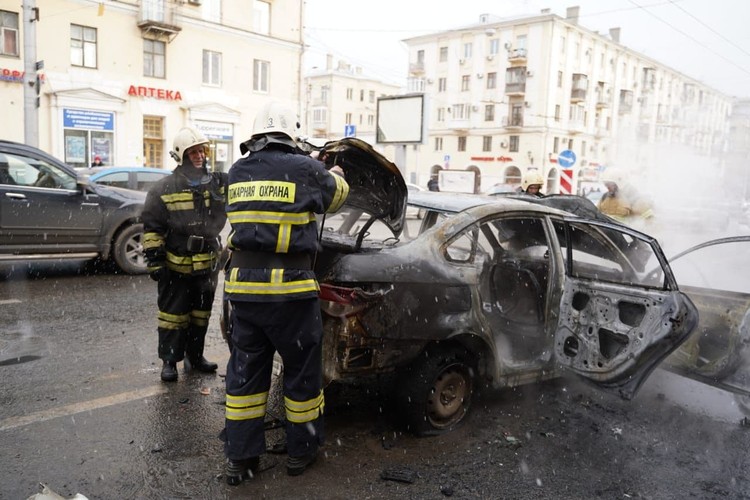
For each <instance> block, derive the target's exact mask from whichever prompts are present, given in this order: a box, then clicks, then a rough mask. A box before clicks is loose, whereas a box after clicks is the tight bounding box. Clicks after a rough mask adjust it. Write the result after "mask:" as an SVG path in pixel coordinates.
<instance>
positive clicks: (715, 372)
mask: <svg viewBox="0 0 750 500" xmlns="http://www.w3.org/2000/svg"><path fill="white" fill-rule="evenodd" d="M749 246H750V236H735V237H728V238H719V239H715V240H711V241H707V242H704V243H701V244H699V245H696V246H694V247H692V248H689V249H688V250H685V251H683V252H680V253H679V254H677V255H675V256H674V257H672V258H670V259H669V262H670V265H671V266H672V268H673V269H674V273H675V276H676V278H677V280H678V283H679V284H680V289H681V290H682V291H683V292H684V293H686V294H687V295H688V296H689V297H690V299H691V300H692V301H693V302H694V303H695V305H696V307H697V308H698V311H699V313H700V319H699V321H698V325H697V327H696V328H695V330H694V332H693V333H692V334H691V335H690V337H688V339H687V340H686V341H685V343H683V344H682V345H681V346H680V347H679V348H678V349H677V350H676V351H675V352H674V353H672V354H671V355H670V356H669V357H668V358H667V359H666V360H665V362H664V364H663V365H662V366H663V367H664V368H666V369H667V370H670V371H672V372H675V373H678V374H680V375H683V376H685V377H688V378H691V379H694V380H697V381H699V382H703V383H705V384H708V385H712V386H715V387H718V388H720V389H724V390H727V391H730V392H734V393H735V395H736V400H737V403H738V406H739V408H740V409H741V410H742V411H744V412H745V413H746V414H748V415H750V362H749V361H750V360H749V359H748V354H750V352H749V349H750V284H749V283H748V282H747V280H746V279H745V277H743V276H742V272H741V271H740V272H738V269H747V265H746V263H745V261H746V260H747V255H748V247H749ZM738 266H739V267H738Z"/></svg>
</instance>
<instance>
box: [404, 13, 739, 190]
mask: <svg viewBox="0 0 750 500" xmlns="http://www.w3.org/2000/svg"><path fill="white" fill-rule="evenodd" d="M578 15H579V11H578V8H577V7H572V8H569V9H568V11H567V15H566V18H562V17H560V16H558V15H555V14H552V13H550V12H549V9H545V10H543V11H542V12H541V14H539V15H533V16H526V17H521V18H515V19H509V20H507V19H506V20H496V19H493V18H492V17H491V16H489V15H482V16H480V22H479V23H477V24H475V25H471V26H468V27H465V28H460V29H455V30H451V31H445V32H439V33H434V34H429V35H424V36H419V37H415V38H410V39H407V40H405V42H406V44H407V45H408V48H409V57H410V59H409V61H410V64H409V78H410V88H409V90H410V91H415V92H424V93H425V94H426V95H428V96H429V102H430V104H429V107H430V112H429V122H428V127H429V139H428V140H429V142H428V143H425V144H423V145H421V146H420V147H419V149H420V150H421V153H420V154H419V162H418V163H417V162H415V161H414V155H412V158H411V159H410V158H407V169H408V170H409V171H411V172H416V176H417V177H418V178H419V182H420V183H422V184H424V182H426V179H427V178H428V177H429V175H430V174H431V173H434V172H436V171H438V170H440V169H444V168H450V169H469V170H472V171H474V172H476V174H477V176H478V178H479V179H481V180H479V181H478V182H477V186H478V187H477V189H478V190H482V191H485V190H487V189H488V188H489V187H490V186H492V185H494V184H496V183H517V182H520V178H521V176H522V175H523V173H524V172H526V171H528V170H529V169H539V170H540V171H541V172H542V173H543V175H545V176H546V178H547V179H548V182H547V186H546V191H547V192H548V193H550V192H553V193H555V192H560V191H562V192H575V191H576V190H577V187H578V186H580V182H581V181H582V180H594V179H596V176H597V173H598V171H600V170H601V169H602V168H604V167H606V166H611V165H618V166H620V167H625V168H628V169H631V170H633V171H638V172H641V171H648V169H653V168H658V167H659V165H658V163H659V162H661V161H664V156H663V154H662V153H661V152H660V151H663V149H660V148H658V147H654V148H650V147H648V146H649V145H653V146H658V145H665V144H666V145H670V146H673V147H676V148H677V147H679V148H683V149H685V150H688V151H689V153H690V155H697V156H698V157H701V158H703V159H705V160H707V161H708V162H712V161H714V160H715V159H716V160H718V159H720V158H721V157H722V155H721V154H717V153H718V152H720V151H722V150H723V148H725V146H726V140H725V134H726V132H727V131H728V121H727V117H728V115H729V113H730V110H731V99H730V98H729V97H727V96H725V95H723V94H721V93H720V92H717V91H716V90H713V89H711V88H709V87H708V86H706V85H704V84H702V83H701V82H699V81H697V80H695V79H692V78H690V77H688V76H686V75H684V74H682V73H680V72H678V71H676V70H674V69H671V68H669V67H667V66H665V65H664V64H661V63H659V62H658V61H655V60H653V59H650V58H648V57H646V56H644V55H642V54H639V53H637V52H635V51H633V50H630V49H628V48H627V47H625V46H623V45H622V44H621V43H620V42H619V36H620V30H619V28H614V29H611V30H610V32H609V33H608V34H607V35H602V34H599V33H597V32H594V31H591V30H588V29H586V28H584V27H582V26H580V25H579V24H578ZM564 151H565V152H566V153H565V155H564V156H563V160H564V159H566V158H567V159H568V161H567V162H562V163H561V162H559V159H560V158H559V155H560V153H562V152H564ZM567 151H572V152H573V154H574V155H575V163H574V164H573V165H572V166H568V165H570V159H571V158H572V156H571V155H569V154H568V153H567Z"/></svg>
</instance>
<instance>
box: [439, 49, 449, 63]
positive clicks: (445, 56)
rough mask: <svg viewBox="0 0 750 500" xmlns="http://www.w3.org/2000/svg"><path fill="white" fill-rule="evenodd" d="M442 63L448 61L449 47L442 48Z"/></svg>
mask: <svg viewBox="0 0 750 500" xmlns="http://www.w3.org/2000/svg"><path fill="white" fill-rule="evenodd" d="M439 57H440V59H439V61H440V62H447V61H448V47H440V56H439Z"/></svg>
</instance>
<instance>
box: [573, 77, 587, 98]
mask: <svg viewBox="0 0 750 500" xmlns="http://www.w3.org/2000/svg"><path fill="white" fill-rule="evenodd" d="M588 88H589V78H588V76H586V75H584V74H581V73H574V74H573V88H572V89H571V91H570V102H581V101H585V100H586V91H587V90H588Z"/></svg>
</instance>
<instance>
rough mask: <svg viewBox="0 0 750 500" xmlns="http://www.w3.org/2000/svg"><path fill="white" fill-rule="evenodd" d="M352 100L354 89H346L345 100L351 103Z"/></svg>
mask: <svg viewBox="0 0 750 500" xmlns="http://www.w3.org/2000/svg"><path fill="white" fill-rule="evenodd" d="M353 98H354V89H352V88H348V89H346V100H347V101H351V100H352V99H353ZM347 123H348V122H347Z"/></svg>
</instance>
